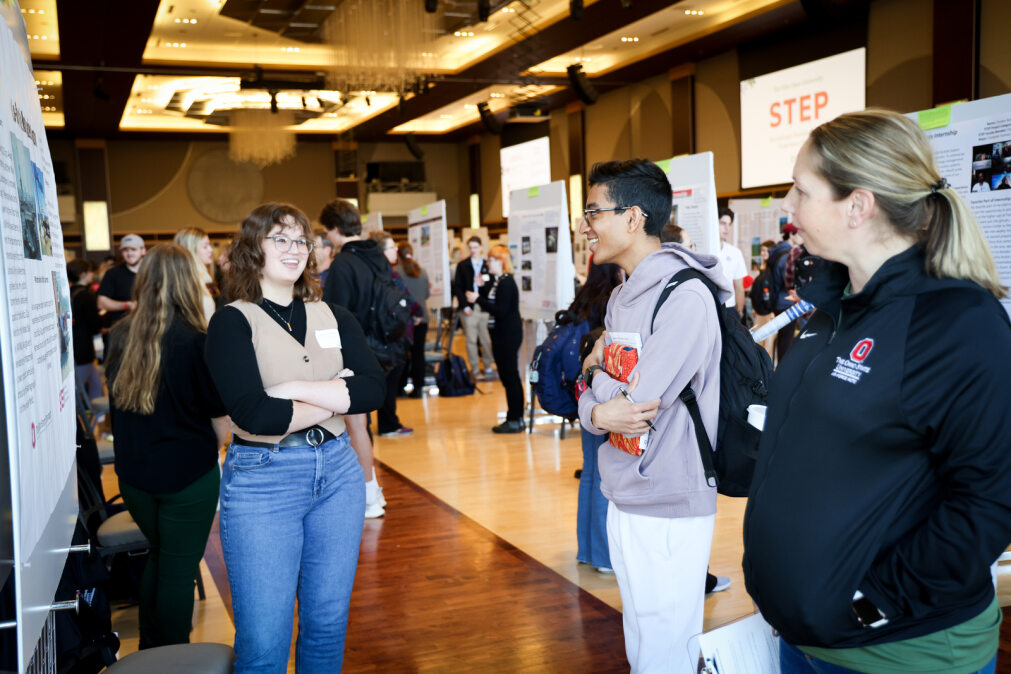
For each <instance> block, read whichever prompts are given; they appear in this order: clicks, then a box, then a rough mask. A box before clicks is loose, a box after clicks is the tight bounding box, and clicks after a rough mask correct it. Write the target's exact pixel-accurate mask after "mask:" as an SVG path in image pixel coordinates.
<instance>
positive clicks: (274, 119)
mask: <svg viewBox="0 0 1011 674" xmlns="http://www.w3.org/2000/svg"><path fill="white" fill-rule="evenodd" d="M294 124H295V113H294V112H292V111H291V110H278V111H277V112H271V111H270V110H259V109H256V108H242V109H238V110H232V112H231V130H230V131H229V133H228V156H229V157H231V158H232V160H233V161H237V162H243V161H247V162H252V163H253V164H256V165H257V166H259V167H260V168H263V167H265V166H270V165H271V164H277V163H278V162H281V161H284V160H285V159H288V158H290V157H294V156H295V133H294V132H293V131H292V130H291V127H292V126H293V125H294Z"/></svg>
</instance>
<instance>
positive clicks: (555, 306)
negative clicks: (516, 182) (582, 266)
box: [508, 180, 576, 321]
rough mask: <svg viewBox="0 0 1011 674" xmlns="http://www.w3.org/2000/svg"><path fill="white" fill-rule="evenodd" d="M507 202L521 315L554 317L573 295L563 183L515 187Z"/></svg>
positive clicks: (570, 239)
mask: <svg viewBox="0 0 1011 674" xmlns="http://www.w3.org/2000/svg"><path fill="white" fill-rule="evenodd" d="M509 201H510V205H509V225H508V227H509V251H510V253H511V254H512V261H513V266H514V267H515V272H514V274H513V277H514V278H515V280H516V286H517V287H518V288H519V291H520V316H522V317H523V318H524V319H527V320H542V321H550V320H554V317H555V312H557V311H559V310H560V309H565V308H567V307H568V306H569V305H570V304H571V303H572V298H573V297H574V296H575V274H576V269H575V267H574V266H573V262H572V238H571V235H570V233H569V214H568V208H567V206H566V203H567V202H566V198H565V182H564V181H561V180H559V181H556V182H553V183H550V184H548V185H540V186H536V187H529V188H526V189H522V190H513V192H512V193H511V194H510V197H509Z"/></svg>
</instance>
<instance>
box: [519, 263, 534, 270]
mask: <svg viewBox="0 0 1011 674" xmlns="http://www.w3.org/2000/svg"><path fill="white" fill-rule="evenodd" d="M533 268H534V263H533V262H532V261H531V260H523V261H521V262H520V269H522V270H523V271H531V270H532V269H533Z"/></svg>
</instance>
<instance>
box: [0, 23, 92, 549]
mask: <svg viewBox="0 0 1011 674" xmlns="http://www.w3.org/2000/svg"><path fill="white" fill-rule="evenodd" d="M14 12H17V6H16V5H15V6H13V7H11V6H6V7H4V8H3V13H4V14H5V15H9V14H13V13H14ZM3 18H4V19H7V20H6V21H0V31H2V32H3V35H2V37H0V81H2V82H3V87H0V222H2V225H0V226H2V227H3V238H2V243H0V251H2V265H3V283H2V284H0V317H2V320H0V331H2V336H0V342H2V346H0V356H2V359H3V367H2V370H3V377H4V382H3V383H4V392H5V397H4V404H5V405H6V413H7V428H6V433H7V443H8V447H9V448H11V449H14V448H16V451H12V452H11V470H12V473H13V474H15V475H16V479H17V489H16V492H17V493H15V494H14V498H15V499H17V509H18V517H17V522H16V526H15V532H16V535H17V536H18V539H19V544H20V552H21V555H22V556H23V557H24V558H25V559H27V558H28V557H30V556H31V553H32V552H33V551H34V549H35V546H36V544H37V543H38V541H39V538H40V536H41V535H42V532H43V529H44V528H45V526H46V523H47V522H48V520H49V516H50V514H51V513H52V512H53V509H54V507H55V506H56V503H57V501H58V500H59V496H60V492H59V487H60V486H61V485H63V484H64V482H65V481H66V478H67V476H68V475H69V472H70V470H71V468H72V467H73V464H74V448H75V436H74V390H75V389H74V362H73V343H72V336H71V320H72V317H71V315H70V288H69V286H68V284H67V276H66V265H65V262H64V256H63V233H62V230H61V228H60V217H59V212H58V210H57V205H56V204H57V202H56V186H55V180H54V176H53V165H52V160H51V159H50V156H49V145H48V144H47V141H46V130H45V127H44V126H43V123H42V112H41V109H40V107H39V102H38V100H39V99H38V93H37V91H36V87H35V78H34V75H33V73H32V69H31V62H30V60H29V58H28V52H27V45H26V44H25V41H24V40H21V39H19V37H18V35H17V33H16V32H15V31H14V30H12V25H16V26H17V27H19V29H20V31H21V32H22V33H23V32H24V23H23V22H22V21H21V17H20V13H18V15H17V16H16V17H14V18H15V19H16V22H17V23H16V24H12V22H11V17H10V16H4V17H3ZM21 37H23V35H22V36H21Z"/></svg>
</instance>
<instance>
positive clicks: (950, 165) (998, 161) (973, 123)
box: [909, 94, 1011, 314]
mask: <svg viewBox="0 0 1011 674" xmlns="http://www.w3.org/2000/svg"><path fill="white" fill-rule="evenodd" d="M909 117H910V118H912V119H913V120H915V121H917V122H918V123H919V124H920V127H921V128H923V130H924V132H925V133H926V134H927V137H928V138H929V139H930V143H931V145H932V146H933V148H934V159H935V160H936V162H937V167H938V169H940V172H941V175H942V176H943V177H944V178H945V179H946V180H947V181H948V183H949V184H951V186H952V187H953V188H954V189H955V190H957V191H958V193H959V194H961V195H962V197H963V198H965V200H966V202H967V203H968V204H969V208H971V209H972V212H973V213H974V214H975V215H976V219H977V220H978V221H979V224H980V227H982V229H983V234H984V235H985V236H986V239H987V242H988V243H989V244H990V250H991V252H992V253H993V257H994V261H995V262H996V263H997V271H998V272H999V273H1000V278H1001V283H1003V284H1004V285H1006V286H1007V285H1011V94H1006V95H1004V96H995V97H993V98H985V99H982V100H979V101H972V102H969V103H959V104H957V105H951V106H944V107H941V108H935V109H934V110H924V111H921V112H916V113H912V114H910V115H909ZM1001 302H1002V303H1003V305H1004V308H1005V309H1006V310H1007V311H1008V313H1009V314H1011V300H1009V299H1004V300H1002V301H1001Z"/></svg>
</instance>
